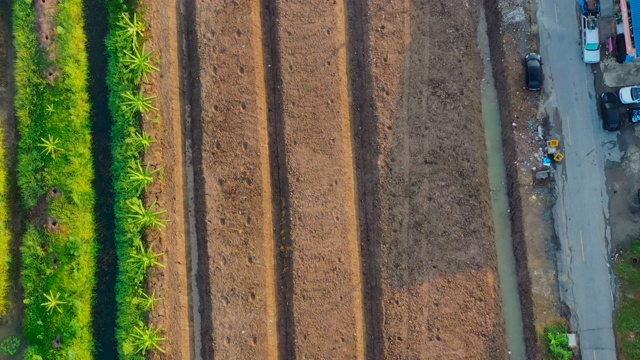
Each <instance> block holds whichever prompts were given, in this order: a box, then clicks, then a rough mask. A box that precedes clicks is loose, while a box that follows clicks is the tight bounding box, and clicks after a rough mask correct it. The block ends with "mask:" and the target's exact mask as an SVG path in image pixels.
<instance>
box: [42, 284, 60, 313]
mask: <svg viewBox="0 0 640 360" xmlns="http://www.w3.org/2000/svg"><path fill="white" fill-rule="evenodd" d="M43 295H44V297H45V298H47V301H45V302H43V303H42V304H40V305H42V306H44V307H46V308H47V311H48V312H51V311H53V310H54V309H55V310H58V311H59V312H60V313H61V314H62V309H61V308H60V305H63V304H66V302H64V301H61V300H59V297H60V293H55V294H54V293H53V291H51V290H49V294H47V293H45V294H43Z"/></svg>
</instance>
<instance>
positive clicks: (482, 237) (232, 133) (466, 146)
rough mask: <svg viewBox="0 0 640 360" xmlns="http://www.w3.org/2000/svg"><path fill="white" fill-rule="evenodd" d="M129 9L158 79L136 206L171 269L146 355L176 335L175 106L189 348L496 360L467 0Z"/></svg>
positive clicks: (180, 262)
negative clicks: (151, 180)
mask: <svg viewBox="0 0 640 360" xmlns="http://www.w3.org/2000/svg"><path fill="white" fill-rule="evenodd" d="M147 6H148V7H149V11H148V13H149V14H150V17H149V19H150V23H151V29H150V31H151V34H152V42H151V46H152V47H153V49H154V50H155V51H156V54H157V55H158V56H159V57H160V58H161V59H162V62H161V65H162V67H163V68H162V70H161V73H160V76H159V78H158V79H155V80H154V85H153V86H155V87H156V89H157V90H158V93H159V95H160V97H159V100H160V101H159V104H160V122H159V125H158V127H157V128H153V127H152V128H150V130H149V131H155V132H154V134H155V135H156V137H158V138H159V139H161V140H160V141H159V144H158V146H156V148H155V151H152V155H151V156H152V157H154V159H156V160H157V161H158V163H162V162H166V163H167V165H166V166H165V169H166V170H165V181H163V182H161V183H160V185H158V187H156V188H154V190H153V191H152V194H153V195H152V198H150V199H149V200H152V199H155V198H156V197H157V198H158V199H159V202H160V204H161V205H162V206H163V207H164V208H168V209H171V210H170V212H172V215H171V216H172V222H171V223H170V224H176V227H174V228H173V229H172V230H171V231H170V232H167V235H165V236H158V238H157V239H158V240H157V241H158V243H159V244H161V245H160V246H161V247H160V248H158V250H159V251H164V252H166V253H167V257H166V258H167V261H168V262H169V263H170V264H172V265H173V267H171V266H169V265H168V266H167V268H166V270H165V271H164V272H162V273H161V274H158V277H157V278H155V279H156V280H155V281H154V282H153V284H154V286H155V287H157V288H158V289H165V290H163V292H162V294H166V295H163V296H164V297H165V298H166V299H165V300H164V303H165V304H166V305H164V306H165V307H166V308H165V309H164V311H162V312H160V315H159V316H158V317H157V318H155V319H154V321H156V322H157V323H159V324H162V325H163V326H165V327H167V329H170V331H168V332H167V335H168V336H169V338H170V340H169V342H168V346H167V348H168V349H167V350H168V351H167V355H166V358H175V359H180V358H184V356H185V355H184V354H186V352H187V351H188V347H189V345H188V344H190V341H193V340H192V339H190V338H189V336H188V335H184V334H189V331H188V328H189V326H190V325H189V322H188V319H189V317H188V316H187V317H183V316H185V314H186V315H188V302H189V301H188V297H187V294H188V293H187V290H188V289H187V286H186V273H187V271H188V270H189V268H188V267H187V264H188V263H187V261H188V260H189V259H188V256H186V254H188V252H187V251H186V250H185V248H187V244H188V242H187V239H186V235H185V227H184V206H182V208H181V206H180V205H178V204H180V203H183V202H184V200H185V194H184V190H183V188H184V184H183V183H182V181H183V180H182V178H181V177H180V176H179V175H180V171H181V170H180V169H181V168H182V167H183V164H182V161H183V156H182V149H183V148H182V146H183V140H182V138H181V136H182V135H181V133H180V129H181V127H180V125H179V120H178V119H179V116H180V105H179V104H180V101H182V107H183V108H184V109H187V110H188V117H189V119H190V121H191V122H192V123H193V131H192V132H188V133H185V134H184V135H185V136H186V138H187V139H186V140H188V142H187V144H191V141H192V144H193V148H192V150H193V154H194V158H193V162H194V163H193V164H194V170H195V177H194V180H195V182H194V185H195V194H196V196H195V210H196V217H195V220H196V229H197V241H196V242H195V246H196V247H197V254H198V268H197V271H198V273H197V276H198V281H197V285H198V289H199V299H198V300H199V301H200V304H201V306H200V307H199V308H198V309H197V311H198V312H199V315H200V316H201V318H202V327H201V331H198V333H197V334H196V337H197V338H201V340H202V351H201V352H200V353H199V354H197V355H199V356H201V357H202V358H204V359H213V358H220V359H249V358H286V359H293V358H300V359H311V358H313V359H322V358H326V359H355V358H365V357H367V358H372V359H377V358H379V359H382V358H389V359H405V358H424V359H462V358H464V359H505V358H507V354H506V341H505V338H506V337H505V333H504V324H503V318H502V312H501V309H500V306H501V303H500V298H499V296H498V294H499V292H498V279H497V272H496V255H495V244H494V239H493V230H492V228H491V226H492V221H491V218H490V215H489V214H490V211H489V210H490V209H489V187H488V181H487V174H486V150H485V145H484V136H483V130H482V125H481V119H480V82H481V76H482V61H481V59H480V58H479V54H478V50H477V49H478V45H477V34H476V29H477V22H478V11H477V8H478V6H481V4H480V3H478V2H476V1H467V0H453V1H449V2H441V1H434V0H429V1H426V0H423V1H420V0H404V1H390V0H366V1H365V0H363V1H360V0H346V1H322V2H320V1H286V0H268V1H264V2H256V1H248V0H244V1H242V0H236V1H217V2H211V1H204V0H189V1H186V2H185V3H184V4H183V8H184V13H183V14H182V16H181V17H179V18H178V19H177V20H176V19H175V18H174V15H175V14H174V12H173V11H174V9H175V1H170V0H163V1H162V3H158V4H155V2H151V1H147ZM167 8H168V9H170V11H169V13H170V14H169V15H167V14H166V10H163V11H160V9H167ZM176 22H178V23H179V22H182V23H183V25H184V30H185V34H184V35H185V37H186V48H185V52H184V53H182V54H181V56H177V55H176V52H177V51H178V50H179V46H178V45H177V43H178V40H177V39H174V38H175V36H176V34H178V35H177V36H178V38H180V36H181V35H180V34H179V33H178V30H177V29H178V28H179V26H178V25H179V24H178V25H175V23H176ZM176 58H177V60H176ZM178 60H179V61H180V62H181V64H182V65H183V66H184V68H183V70H184V72H183V73H180V71H179V70H180V69H178V68H179V66H178V67H176V66H177V65H176V63H175V62H176V61H178ZM176 76H182V77H183V79H186V80H184V84H186V86H185V87H184V88H183V89H182V90H183V91H184V97H183V98H182V99H180V97H179V93H178V92H177V90H176V89H178V88H179V87H180V84H181V82H180V79H176V78H175V77H176ZM152 89H153V88H151V89H150V90H152ZM165 102H167V103H166V104H165ZM182 116H183V117H184V116H185V115H184V114H183V115H182ZM154 129H155V130H154ZM173 217H175V219H174V218H173ZM169 234H171V236H170V235H169ZM174 309H175V310H176V311H175V312H174ZM180 341H183V342H182V343H179V342H180Z"/></svg>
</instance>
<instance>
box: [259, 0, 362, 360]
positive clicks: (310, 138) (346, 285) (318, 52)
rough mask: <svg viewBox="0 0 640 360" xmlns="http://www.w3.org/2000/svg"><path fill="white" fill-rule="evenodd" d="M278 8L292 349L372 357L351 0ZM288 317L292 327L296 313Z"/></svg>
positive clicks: (306, 354) (312, 354)
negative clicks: (359, 199) (360, 220)
mask: <svg viewBox="0 0 640 360" xmlns="http://www.w3.org/2000/svg"><path fill="white" fill-rule="evenodd" d="M269 8H270V11H274V10H276V9H277V11H275V13H273V14H272V19H271V23H272V24H273V27H272V29H273V30H274V31H275V36H272V37H271V38H272V39H274V40H273V41H274V42H275V43H276V44H275V45H273V46H276V49H277V51H276V57H277V58H278V60H277V61H278V62H279V66H277V68H278V69H277V70H275V71H274V72H275V76H277V78H276V79H272V81H275V83H274V84H276V92H278V94H277V96H275V99H276V102H279V105H277V106H281V107H282V108H281V110H280V109H277V111H281V115H279V114H276V116H274V120H275V121H276V122H278V124H275V128H276V129H282V130H281V133H280V132H278V131H277V132H278V133H279V134H280V136H281V139H279V142H281V143H282V147H284V154H286V155H285V156H286V159H284V161H283V160H281V161H280V164H283V165H284V166H285V168H284V172H285V174H284V175H285V176H286V183H287V184H288V189H287V197H288V204H287V207H286V209H285V210H286V212H287V213H286V215H285V216H286V217H287V222H288V224H289V227H288V228H287V229H286V230H287V231H288V232H289V233H290V235H289V236H290V238H291V245H290V246H281V247H280V252H281V254H280V257H281V258H287V257H290V258H291V265H290V267H286V268H283V269H282V271H283V272H290V273H291V275H290V276H291V278H292V288H291V290H289V291H291V295H290V296H291V304H292V305H290V306H292V313H291V317H292V320H291V322H292V325H293V329H294V331H295V336H294V339H293V347H294V348H293V349H292V350H288V351H290V352H285V353H284V355H285V356H291V355H292V354H295V357H296V358H304V359H306V358H328V359H352V358H363V357H364V354H365V349H364V347H365V344H364V319H363V317H364V316H363V309H362V280H361V264H360V248H359V247H360V245H359V240H358V233H357V218H356V206H355V201H356V200H355V196H356V194H355V186H354V185H355V184H354V183H355V179H354V177H355V174H354V164H353V153H352V133H351V110H350V101H349V77H348V61H347V53H346V52H347V50H346V46H347V43H346V41H347V40H346V28H345V26H346V18H345V17H346V9H345V8H344V3H343V2H341V1H337V2H322V3H318V2H313V3H312V2H289V1H280V0H276V1H270V2H269ZM279 153H280V151H279ZM279 155H282V154H279ZM283 263H286V261H283ZM285 276H288V275H285ZM283 325H284V326H285V327H287V331H290V329H289V328H290V327H291V324H290V323H287V322H283ZM285 335H286V334H285ZM289 336H290V335H289ZM287 337H288V336H285V338H287ZM287 341H291V339H287Z"/></svg>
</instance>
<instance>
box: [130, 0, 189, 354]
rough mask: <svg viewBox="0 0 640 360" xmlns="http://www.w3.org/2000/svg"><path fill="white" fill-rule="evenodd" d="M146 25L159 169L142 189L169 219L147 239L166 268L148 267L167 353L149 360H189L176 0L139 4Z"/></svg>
mask: <svg viewBox="0 0 640 360" xmlns="http://www.w3.org/2000/svg"><path fill="white" fill-rule="evenodd" d="M141 4H142V11H144V16H145V22H146V23H147V25H148V34H149V36H148V39H147V42H146V45H147V46H148V49H149V50H150V51H153V56H154V57H155V58H156V59H159V61H158V63H159V64H158V67H159V69H160V71H159V72H158V73H156V74H153V75H152V76H150V82H149V84H147V85H145V91H146V92H147V94H151V95H155V96H157V99H156V105H157V107H158V112H157V115H156V114H152V115H150V116H148V117H146V118H145V119H144V121H143V130H144V131H146V132H147V133H149V134H150V135H151V136H152V137H153V138H154V139H156V142H155V143H154V144H152V145H151V147H150V149H149V151H147V152H146V153H145V162H147V163H149V164H151V168H152V169H159V168H161V169H162V170H161V173H162V175H161V176H159V178H158V181H156V182H154V183H153V184H151V185H150V186H149V189H148V190H147V192H146V193H145V197H146V202H147V204H150V203H152V202H154V201H157V204H158V207H159V208H160V209H163V210H166V213H165V214H164V215H163V217H164V218H165V219H167V220H168V222H167V226H166V228H165V229H164V230H161V231H148V232H147V234H146V235H147V240H148V241H149V244H150V246H153V248H152V249H153V251H154V252H155V253H163V254H164V256H163V257H162V262H163V264H164V268H152V269H151V271H150V274H149V280H148V283H149V284H148V286H149V292H150V293H152V294H153V293H155V294H156V295H157V296H159V297H161V300H160V301H159V302H158V304H157V305H156V307H155V309H154V311H152V312H150V319H149V320H150V322H151V323H152V324H153V325H155V326H156V327H161V328H164V329H165V330H166V331H165V334H164V337H165V338H166V340H165V341H164V342H163V344H162V346H163V348H164V349H165V351H166V352H165V353H159V352H155V353H154V354H153V355H152V356H151V357H150V358H151V359H188V358H190V357H191V353H192V348H193V336H192V329H191V326H192V316H190V313H191V307H190V300H189V259H190V257H189V251H188V250H189V234H188V233H187V214H186V211H185V210H186V207H185V206H186V194H185V190H186V187H185V174H184V169H185V157H184V151H183V149H184V134H183V116H182V103H181V97H180V95H181V94H180V91H181V86H180V85H181V69H180V41H179V40H180V36H179V35H180V34H179V30H178V29H179V25H180V24H179V22H180V20H179V15H180V14H179V7H178V2H177V1H176V0H153V1H150V0H145V1H143V2H142V3H141Z"/></svg>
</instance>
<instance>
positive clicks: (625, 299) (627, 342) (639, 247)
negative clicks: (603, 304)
mask: <svg viewBox="0 0 640 360" xmlns="http://www.w3.org/2000/svg"><path fill="white" fill-rule="evenodd" d="M614 270H615V272H616V275H617V276H618V279H619V280H620V303H619V304H618V306H617V307H616V310H615V319H616V321H615V327H616V337H617V341H616V343H617V344H618V350H619V354H620V355H621V357H622V358H625V359H640V239H636V240H634V241H632V242H631V244H630V245H629V248H628V249H627V250H626V251H624V253H623V255H622V260H620V261H619V262H617V263H616V264H615V266H614Z"/></svg>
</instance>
